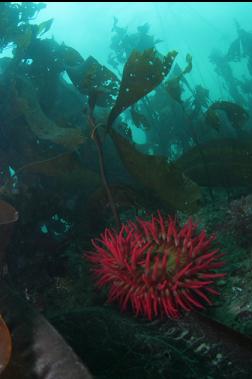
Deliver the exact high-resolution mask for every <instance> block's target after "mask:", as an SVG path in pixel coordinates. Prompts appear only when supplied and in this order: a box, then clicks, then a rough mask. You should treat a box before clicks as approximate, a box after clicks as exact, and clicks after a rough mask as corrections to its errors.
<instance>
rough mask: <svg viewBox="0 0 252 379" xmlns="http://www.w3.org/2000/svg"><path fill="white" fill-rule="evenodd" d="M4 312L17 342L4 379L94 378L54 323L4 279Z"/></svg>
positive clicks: (0, 296) (0, 297)
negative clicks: (37, 310)
mask: <svg viewBox="0 0 252 379" xmlns="http://www.w3.org/2000/svg"><path fill="white" fill-rule="evenodd" d="M0 314H2V315H3V317H4V319H5V322H6V324H7V325H8V326H9V329H10V332H11V335H12V345H13V351H12V356H11V359H10V362H9V364H8V366H7V367H6V369H5V370H4V371H3V373H2V374H1V379H27V378H36V379H42V378H43V379H49V378H61V379H73V378H75V379H91V375H90V374H89V372H88V370H87V368H86V367H85V366H84V364H83V363H82V362H81V360H80V359H79V357H77V355H76V354H75V353H74V352H73V350H72V349H71V347H70V346H69V345H67V343H66V342H65V341H64V339H63V338H62V337H61V335H60V334H59V333H58V332H57V331H56V330H55V329H54V328H53V326H52V325H51V324H50V323H49V322H48V321H47V320H46V319H45V318H44V317H43V316H42V315H41V314H39V313H38V312H36V311H35V310H33V309H32V308H31V307H30V306H29V304H27V303H26V301H25V300H24V299H22V297H21V296H19V295H18V294H17V293H16V292H15V291H14V290H13V289H11V288H10V287H8V286H7V285H6V284H5V283H4V282H1V284H0ZM0 344H1V342H0ZM0 359H1V358H0Z"/></svg>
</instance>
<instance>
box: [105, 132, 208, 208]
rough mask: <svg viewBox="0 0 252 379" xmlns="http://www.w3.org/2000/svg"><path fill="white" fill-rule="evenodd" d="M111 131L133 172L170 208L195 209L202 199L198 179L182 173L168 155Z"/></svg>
mask: <svg viewBox="0 0 252 379" xmlns="http://www.w3.org/2000/svg"><path fill="white" fill-rule="evenodd" d="M110 135H111V137H112V139H113V141H114V143H115V145H116V147H117V149H118V152H119V155H120V157H121V160H122V162H123V163H124V165H125V167H126V168H127V170H128V171H129V173H130V174H131V175H132V176H133V177H134V178H135V179H137V180H138V181H139V183H141V185H142V186H144V187H145V188H147V189H148V190H150V191H151V192H152V193H153V194H154V195H156V196H157V198H158V199H159V200H160V201H161V202H162V203H163V205H164V206H165V207H166V208H167V209H169V210H182V211H190V212H193V211H195V210H196V209H197V208H198V206H199V203H200V200H201V192H200V189H199V187H198V185H197V184H196V183H194V182H193V181H192V180H191V179H189V178H188V177H187V176H186V175H184V174H182V173H181V172H180V171H179V169H177V168H176V167H175V166H174V165H173V164H169V163H167V161H166V158H165V157H162V156H150V155H146V154H143V153H141V152H139V151H138V150H137V149H136V148H135V147H134V146H133V145H132V144H131V143H129V142H128V141H127V140H126V139H125V138H123V137H122V136H121V135H119V134H118V133H117V132H116V131H115V130H113V129H111V130H110Z"/></svg>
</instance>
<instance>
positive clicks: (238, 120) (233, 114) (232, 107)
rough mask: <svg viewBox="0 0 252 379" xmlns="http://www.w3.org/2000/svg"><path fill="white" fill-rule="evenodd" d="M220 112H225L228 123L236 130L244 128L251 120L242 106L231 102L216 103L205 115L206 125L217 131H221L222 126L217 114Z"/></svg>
mask: <svg viewBox="0 0 252 379" xmlns="http://www.w3.org/2000/svg"><path fill="white" fill-rule="evenodd" d="M218 110H220V111H223V112H225V114H226V116H227V118H228V121H229V122H230V124H231V125H232V127H233V128H235V129H241V128H243V126H244V125H245V124H246V122H247V121H248V119H249V114H248V112H247V111H246V110H245V109H244V108H242V107H241V106H240V105H238V104H235V103H232V102H230V101H216V102H215V103H213V104H212V105H211V106H210V107H209V108H208V110H207V111H206V114H205V120H206V123H207V124H208V125H209V126H211V127H212V128H213V129H216V130H219V129H220V126H221V120H220V119H219V117H218V115H217V112H216V111H218Z"/></svg>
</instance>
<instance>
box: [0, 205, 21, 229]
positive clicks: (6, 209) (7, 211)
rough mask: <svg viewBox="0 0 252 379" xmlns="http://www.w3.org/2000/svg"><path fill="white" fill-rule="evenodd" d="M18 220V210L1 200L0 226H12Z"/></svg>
mask: <svg viewBox="0 0 252 379" xmlns="http://www.w3.org/2000/svg"><path fill="white" fill-rule="evenodd" d="M17 220H18V212H17V211H16V209H15V208H14V207H13V206H12V205H10V204H9V203H7V202H6V201H4V200H0V225H6V224H11V223H13V222H16V221H17Z"/></svg>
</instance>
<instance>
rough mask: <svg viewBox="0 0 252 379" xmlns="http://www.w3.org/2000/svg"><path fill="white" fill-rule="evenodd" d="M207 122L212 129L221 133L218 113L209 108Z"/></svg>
mask: <svg viewBox="0 0 252 379" xmlns="http://www.w3.org/2000/svg"><path fill="white" fill-rule="evenodd" d="M205 122H206V124H207V125H208V126H210V127H211V128H212V129H214V130H216V131H217V132H219V131H220V128H221V120H220V119H219V117H218V116H217V114H216V112H215V111H214V110H213V109H211V108H208V110H207V111H206V113H205Z"/></svg>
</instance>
